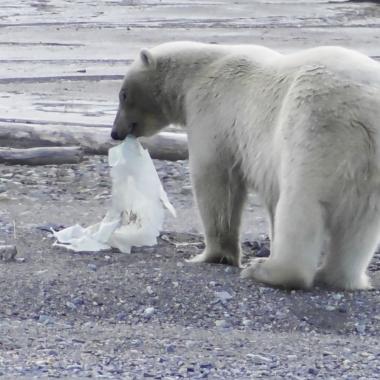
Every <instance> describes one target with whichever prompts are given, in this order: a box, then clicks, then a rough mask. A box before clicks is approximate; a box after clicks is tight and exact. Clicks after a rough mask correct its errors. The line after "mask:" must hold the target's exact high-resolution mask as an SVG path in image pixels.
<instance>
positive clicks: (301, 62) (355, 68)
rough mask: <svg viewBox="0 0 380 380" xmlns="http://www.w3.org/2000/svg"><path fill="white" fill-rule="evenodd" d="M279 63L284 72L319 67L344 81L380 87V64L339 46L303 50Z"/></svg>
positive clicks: (282, 58)
mask: <svg viewBox="0 0 380 380" xmlns="http://www.w3.org/2000/svg"><path fill="white" fill-rule="evenodd" d="M277 63H278V65H279V67H280V68H281V69H283V70H297V69H299V68H300V67H303V66H310V65H319V66H321V67H322V66H323V67H324V68H325V69H326V70H328V71H329V72H330V73H335V74H336V75H337V76H340V77H341V78H342V79H344V80H347V79H348V80H352V81H353V82H356V83H362V84H370V85H378V86H380V63H378V62H376V61H375V60H373V59H371V58H369V57H367V56H366V55H364V54H362V53H360V52H357V51H354V50H350V49H346V48H342V47H339V46H321V47H316V48H312V49H307V50H302V51H300V52H297V53H293V54H288V55H284V56H282V57H281V58H280V59H279V60H278V62H277Z"/></svg>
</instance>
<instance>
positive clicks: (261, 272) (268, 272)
mask: <svg viewBox="0 0 380 380" xmlns="http://www.w3.org/2000/svg"><path fill="white" fill-rule="evenodd" d="M241 275H242V277H243V278H252V279H254V280H256V281H259V282H263V283H264V284H268V285H271V286H275V287H280V288H289V289H307V288H309V287H310V286H311V280H309V279H308V278H307V277H306V276H304V275H303V274H302V273H297V272H296V271H294V268H290V267H289V268H287V267H285V266H284V265H278V264H277V263H276V262H275V261H274V260H273V259H270V258H259V259H254V260H252V261H251V263H250V264H249V266H248V267H247V268H245V269H244V270H243V271H242V274H241Z"/></svg>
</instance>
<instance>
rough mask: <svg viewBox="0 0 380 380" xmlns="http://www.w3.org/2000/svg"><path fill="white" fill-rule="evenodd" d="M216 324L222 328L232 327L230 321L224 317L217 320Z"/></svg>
mask: <svg viewBox="0 0 380 380" xmlns="http://www.w3.org/2000/svg"><path fill="white" fill-rule="evenodd" d="M215 326H216V327H219V328H222V329H226V328H228V327H230V325H229V323H228V322H227V321H225V320H224V319H219V320H216V321H215Z"/></svg>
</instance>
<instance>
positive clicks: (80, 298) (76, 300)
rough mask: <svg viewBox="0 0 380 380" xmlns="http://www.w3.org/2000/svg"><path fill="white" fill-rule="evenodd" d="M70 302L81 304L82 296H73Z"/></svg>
mask: <svg viewBox="0 0 380 380" xmlns="http://www.w3.org/2000/svg"><path fill="white" fill-rule="evenodd" d="M72 303H73V304H74V305H75V306H81V305H83V304H84V300H83V298H82V297H75V298H73V299H72Z"/></svg>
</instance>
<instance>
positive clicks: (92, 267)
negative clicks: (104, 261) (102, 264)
mask: <svg viewBox="0 0 380 380" xmlns="http://www.w3.org/2000/svg"><path fill="white" fill-rule="evenodd" d="M87 268H88V269H90V270H92V271H94V272H96V270H97V269H98V267H97V266H96V264H91V263H90V264H87Z"/></svg>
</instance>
